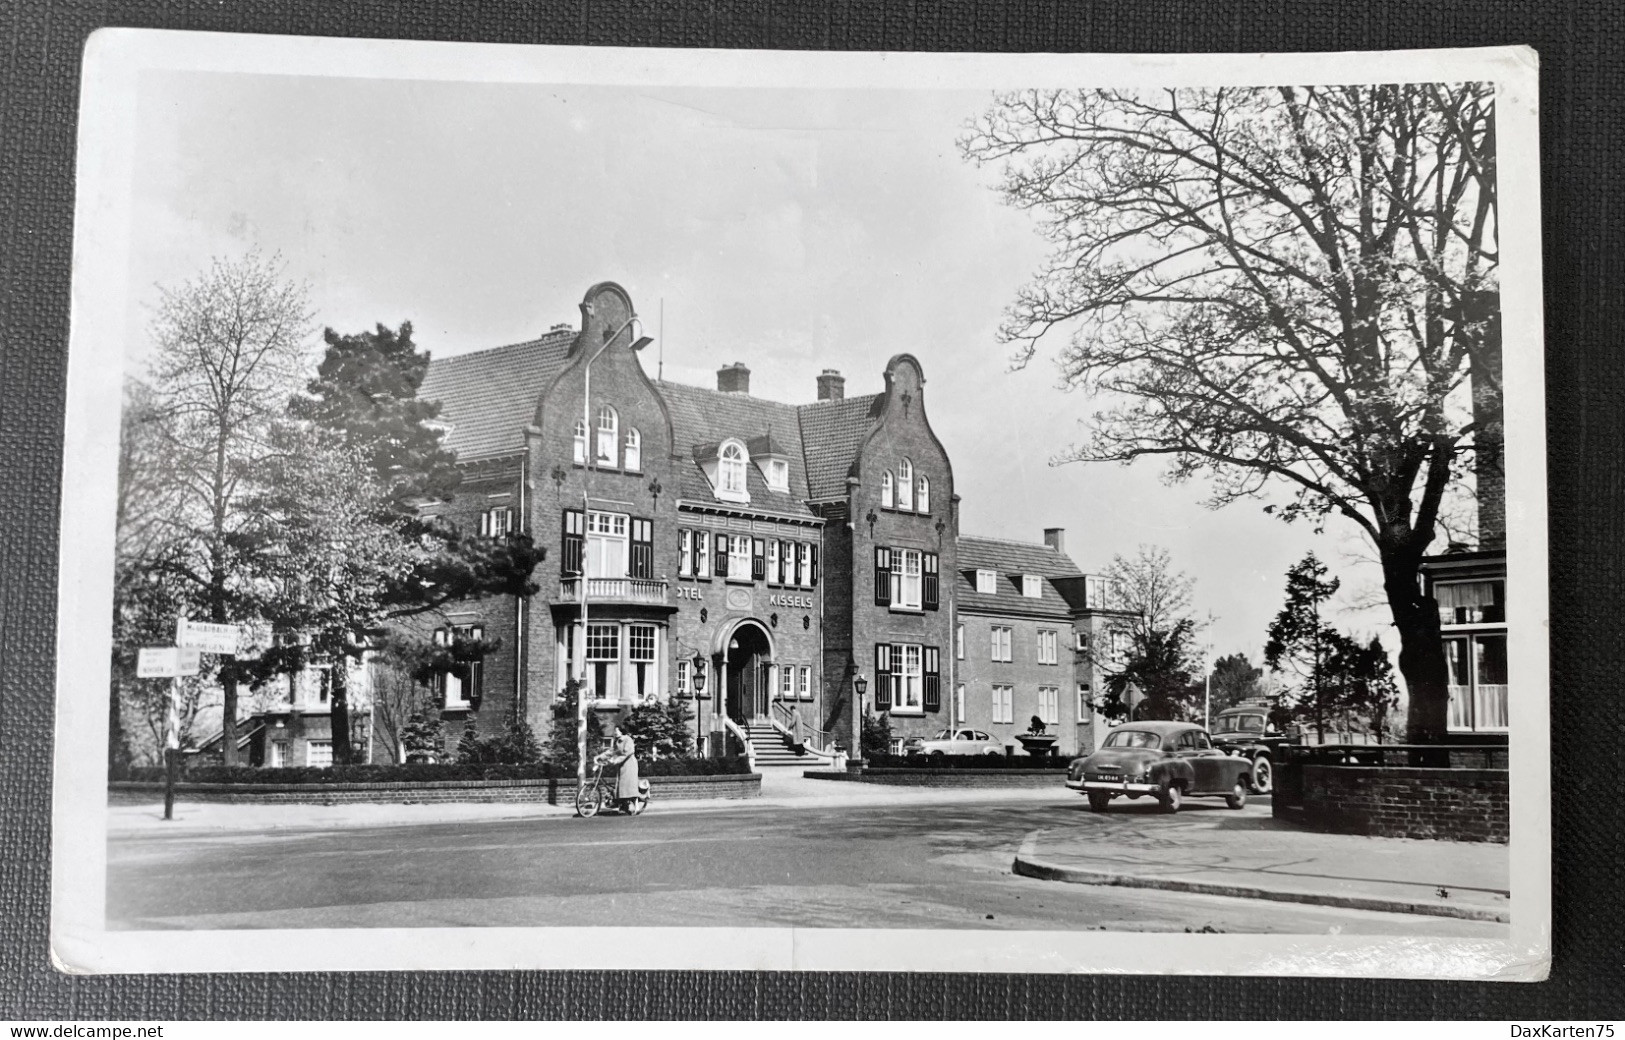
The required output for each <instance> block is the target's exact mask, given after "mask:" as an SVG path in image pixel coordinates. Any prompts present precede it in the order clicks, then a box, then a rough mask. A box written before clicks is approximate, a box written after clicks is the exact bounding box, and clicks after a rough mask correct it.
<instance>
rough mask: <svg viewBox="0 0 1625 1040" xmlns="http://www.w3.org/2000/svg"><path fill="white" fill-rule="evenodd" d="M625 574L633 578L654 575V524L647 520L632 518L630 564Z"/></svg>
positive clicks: (651, 576)
mask: <svg viewBox="0 0 1625 1040" xmlns="http://www.w3.org/2000/svg"><path fill="white" fill-rule="evenodd" d="M627 574H628V576H629V577H633V578H653V577H654V576H655V536H654V524H653V523H652V522H650V521H648V520H642V519H638V518H636V517H634V518H633V519H632V565H631V568H630V569H629V570H628V572H627Z"/></svg>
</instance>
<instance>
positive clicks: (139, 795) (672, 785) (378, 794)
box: [107, 773, 762, 805]
mask: <svg viewBox="0 0 1625 1040" xmlns="http://www.w3.org/2000/svg"><path fill="white" fill-rule="evenodd" d="M647 779H648V781H649V797H650V798H652V799H656V800H668V799H679V798H757V797H760V796H761V793H762V774H760V773H735V774H732V775H728V776H651V777H648V778H647ZM575 791H576V785H575V781H574V780H436V781H430V782H427V783H390V784H187V783H179V784H176V785H175V799H176V801H181V802H234V803H242V804H246V805H287V804H294V805H346V804H350V803H354V802H387V803H391V804H395V805H418V804H421V803H425V802H546V803H547V804H549V805H569V804H571V803H572V802H573V801H574V800H575ZM163 798H164V785H163V784H157V783H132V782H128V781H113V782H111V783H109V784H108V785H107V801H108V804H110V805H147V804H150V803H152V802H155V801H163Z"/></svg>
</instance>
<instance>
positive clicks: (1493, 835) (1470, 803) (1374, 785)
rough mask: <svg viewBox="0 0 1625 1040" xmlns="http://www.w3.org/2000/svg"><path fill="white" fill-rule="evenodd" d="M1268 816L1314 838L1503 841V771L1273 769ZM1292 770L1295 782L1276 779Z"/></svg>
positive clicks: (1505, 823)
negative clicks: (1318, 834) (1276, 789)
mask: <svg viewBox="0 0 1625 1040" xmlns="http://www.w3.org/2000/svg"><path fill="white" fill-rule="evenodd" d="M1277 769H1278V770H1281V771H1282V772H1278V774H1277V776H1278V782H1280V783H1281V785H1282V788H1283V789H1285V788H1290V789H1291V790H1292V791H1293V792H1294V794H1295V795H1298V794H1299V792H1300V786H1299V785H1300V784H1301V796H1300V797H1293V798H1291V799H1287V798H1283V797H1280V796H1277V798H1276V801H1275V815H1277V816H1280V817H1283V818H1286V819H1291V820H1292V821H1294V822H1297V823H1301V824H1303V825H1305V826H1308V827H1311V828H1313V829H1315V830H1324V831H1331V832H1335V833H1342V834H1370V835H1376V836H1381V837H1388V838H1444V839H1449V840H1452V841H1494V842H1506V841H1507V840H1508V818H1509V817H1508V813H1509V807H1508V800H1507V794H1508V785H1507V776H1508V774H1507V771H1506V770H1505V769H1419V768H1394V767H1376V766H1371V767H1361V766H1323V765H1304V764H1298V763H1289V764H1287V766H1286V767H1285V769H1283V767H1280V766H1278V767H1277ZM1285 770H1300V771H1301V777H1293V776H1286V775H1282V773H1283V772H1284V771H1285Z"/></svg>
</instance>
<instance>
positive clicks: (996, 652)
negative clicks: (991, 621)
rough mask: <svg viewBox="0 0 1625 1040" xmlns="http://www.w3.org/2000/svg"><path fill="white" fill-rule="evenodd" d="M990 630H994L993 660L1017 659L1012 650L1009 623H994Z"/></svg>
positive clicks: (992, 643) (992, 641) (992, 642)
mask: <svg viewBox="0 0 1625 1040" xmlns="http://www.w3.org/2000/svg"><path fill="white" fill-rule="evenodd" d="M990 631H991V632H992V640H991V647H992V652H993V660H995V661H1013V660H1015V658H1014V656H1013V655H1012V654H1011V650H1010V642H1011V641H1010V627H1009V626H1008V625H994V626H993V627H992V629H991V630H990Z"/></svg>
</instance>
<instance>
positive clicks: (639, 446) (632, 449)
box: [621, 426, 643, 472]
mask: <svg viewBox="0 0 1625 1040" xmlns="http://www.w3.org/2000/svg"><path fill="white" fill-rule="evenodd" d="M621 465H622V466H623V467H624V468H626V469H628V470H631V471H633V472H639V471H641V470H642V469H643V434H641V433H639V432H638V428H637V427H636V426H628V427H627V428H626V443H625V444H624V445H622V448H621Z"/></svg>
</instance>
